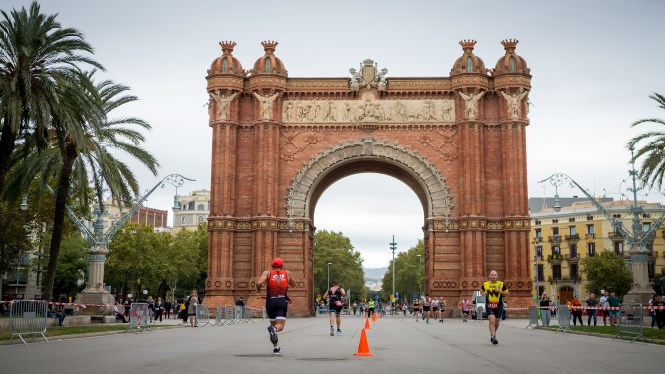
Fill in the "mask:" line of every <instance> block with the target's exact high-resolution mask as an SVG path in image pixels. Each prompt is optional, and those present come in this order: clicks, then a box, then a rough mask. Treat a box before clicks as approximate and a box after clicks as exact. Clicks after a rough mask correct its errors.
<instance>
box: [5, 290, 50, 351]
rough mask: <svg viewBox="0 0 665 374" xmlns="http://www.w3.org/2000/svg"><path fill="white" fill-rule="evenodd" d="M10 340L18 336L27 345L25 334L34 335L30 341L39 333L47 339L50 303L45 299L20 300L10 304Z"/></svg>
mask: <svg viewBox="0 0 665 374" xmlns="http://www.w3.org/2000/svg"><path fill="white" fill-rule="evenodd" d="M9 308H10V311H9V334H10V335H11V337H10V338H9V340H12V339H14V336H15V335H16V336H18V337H19V338H20V339H21V341H22V342H23V344H25V345H27V344H28V343H26V342H25V339H23V335H32V339H31V340H30V342H33V341H34V340H35V336H36V335H37V334H39V335H41V336H42V338H44V340H46V342H47V343H48V339H46V335H44V333H45V332H46V323H47V318H48V303H47V302H46V301H43V300H18V301H12V302H11V303H10V304H9Z"/></svg>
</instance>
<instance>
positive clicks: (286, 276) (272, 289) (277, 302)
mask: <svg viewBox="0 0 665 374" xmlns="http://www.w3.org/2000/svg"><path fill="white" fill-rule="evenodd" d="M270 266H271V269H270V270H266V271H264V272H263V274H261V276H260V277H259V279H258V280H257V281H256V290H257V291H258V292H261V287H263V284H264V283H265V284H266V313H267V314H268V319H269V320H270V326H268V334H270V342H271V343H272V345H273V350H272V353H273V354H276V355H278V354H280V352H281V348H280V347H279V345H277V343H278V342H279V338H278V337H277V333H278V332H280V331H284V324H285V323H286V312H287V309H288V307H289V302H290V299H289V297H288V295H287V291H288V288H289V286H294V287H295V285H296V282H295V281H294V280H293V276H292V275H291V272H290V271H288V270H284V268H283V266H284V261H283V260H282V259H281V258H279V257H275V258H274V259H273V260H272V262H271V263H270Z"/></svg>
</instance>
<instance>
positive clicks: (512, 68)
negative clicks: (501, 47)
mask: <svg viewBox="0 0 665 374" xmlns="http://www.w3.org/2000/svg"><path fill="white" fill-rule="evenodd" d="M515 69H516V67H515V57H513V56H510V60H508V71H510V72H514V71H515Z"/></svg>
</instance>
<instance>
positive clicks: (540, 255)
mask: <svg viewBox="0 0 665 374" xmlns="http://www.w3.org/2000/svg"><path fill="white" fill-rule="evenodd" d="M536 257H538V258H543V247H542V246H537V247H536Z"/></svg>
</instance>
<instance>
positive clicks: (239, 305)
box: [236, 297, 245, 319]
mask: <svg viewBox="0 0 665 374" xmlns="http://www.w3.org/2000/svg"><path fill="white" fill-rule="evenodd" d="M244 308H245V301H244V300H243V299H242V297H240V298H238V300H237V301H236V319H242V310H243V309H244Z"/></svg>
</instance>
